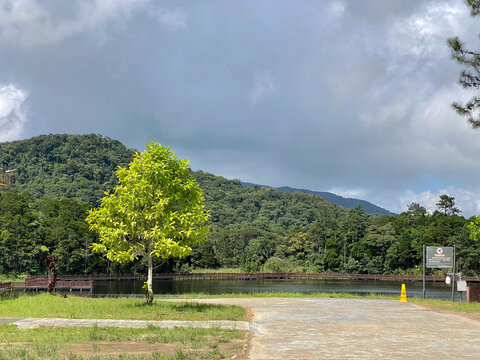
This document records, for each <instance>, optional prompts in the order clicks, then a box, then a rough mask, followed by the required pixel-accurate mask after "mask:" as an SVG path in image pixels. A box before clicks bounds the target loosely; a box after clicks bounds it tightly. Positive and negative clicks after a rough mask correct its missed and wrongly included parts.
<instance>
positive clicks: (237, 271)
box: [192, 268, 244, 274]
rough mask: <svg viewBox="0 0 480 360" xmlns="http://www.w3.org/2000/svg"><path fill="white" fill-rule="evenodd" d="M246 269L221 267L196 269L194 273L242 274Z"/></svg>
mask: <svg viewBox="0 0 480 360" xmlns="http://www.w3.org/2000/svg"><path fill="white" fill-rule="evenodd" d="M240 273H244V271H243V270H242V269H240V268H220V269H194V270H192V274H240Z"/></svg>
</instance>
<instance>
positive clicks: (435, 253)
mask: <svg viewBox="0 0 480 360" xmlns="http://www.w3.org/2000/svg"><path fill="white" fill-rule="evenodd" d="M427 268H437V269H448V268H453V247H451V246H427Z"/></svg>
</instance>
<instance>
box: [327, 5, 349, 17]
mask: <svg viewBox="0 0 480 360" xmlns="http://www.w3.org/2000/svg"><path fill="white" fill-rule="evenodd" d="M345 9H346V5H345V3H344V2H343V1H333V2H331V3H330V4H328V5H327V8H326V12H327V13H328V14H330V15H331V16H333V17H334V18H338V17H340V16H342V15H343V14H344V13H345Z"/></svg>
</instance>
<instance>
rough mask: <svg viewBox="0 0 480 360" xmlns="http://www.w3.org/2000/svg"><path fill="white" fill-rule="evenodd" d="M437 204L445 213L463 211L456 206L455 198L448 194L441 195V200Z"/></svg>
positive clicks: (453, 213) (452, 213) (450, 213)
mask: <svg viewBox="0 0 480 360" xmlns="http://www.w3.org/2000/svg"><path fill="white" fill-rule="evenodd" d="M435 205H437V207H438V208H439V209H440V210H442V211H443V213H444V215H455V214H456V213H459V212H461V211H460V209H459V208H457V207H455V198H454V197H453V196H448V195H446V194H443V195H440V200H439V202H438V203H436V204H435Z"/></svg>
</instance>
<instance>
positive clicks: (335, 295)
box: [166, 292, 400, 300]
mask: <svg viewBox="0 0 480 360" xmlns="http://www.w3.org/2000/svg"><path fill="white" fill-rule="evenodd" d="M276 297H286V298H311V297H313V298H345V299H383V300H399V299H400V295H398V296H386V295H378V294H374V293H370V294H365V295H357V294H352V293H335V292H333V293H309V294H306V293H301V292H255V293H227V294H219V295H212V294H204V293H195V294H182V295H177V296H171V297H168V296H167V297H166V298H172V299H214V298H276Z"/></svg>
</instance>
